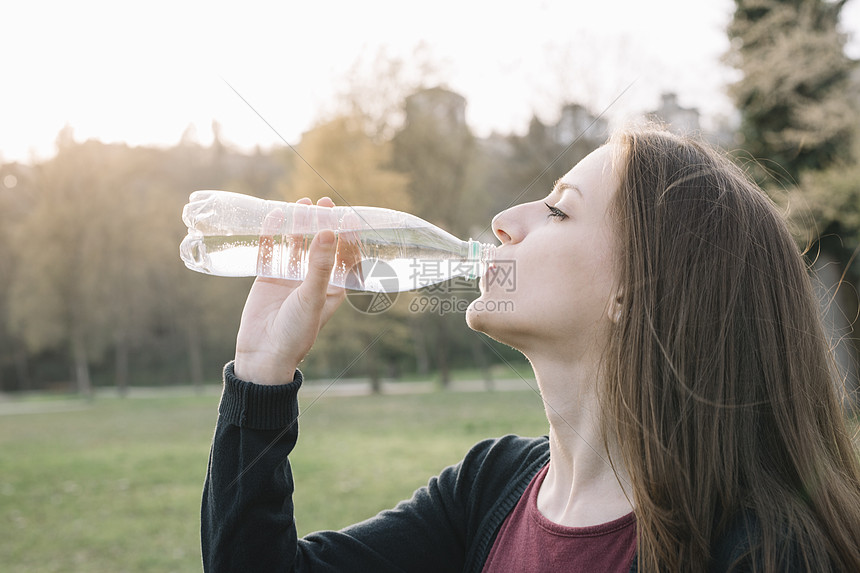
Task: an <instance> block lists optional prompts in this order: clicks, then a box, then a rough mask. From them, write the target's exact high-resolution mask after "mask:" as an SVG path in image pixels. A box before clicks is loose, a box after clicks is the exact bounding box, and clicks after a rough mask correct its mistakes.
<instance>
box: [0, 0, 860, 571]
mask: <svg viewBox="0 0 860 573" xmlns="http://www.w3.org/2000/svg"><path fill="white" fill-rule="evenodd" d="M4 11H5V9H4ZM4 27H5V32H6V33H4V35H3V36H2V38H0V48H2V50H3V53H5V54H10V55H11V57H10V58H9V59H8V60H7V61H4V64H3V67H2V70H0V73H2V77H3V78H4V81H3V88H2V90H0V523H2V525H3V528H4V531H7V532H9V533H10V534H9V535H4V536H3V540H2V541H0V562H2V563H5V564H11V567H12V570H15V571H19V570H20V571H34V570H35V571H41V570H44V571H68V570H82V571H84V570H86V571H97V570H104V571H120V570H128V571H138V570H153V571H156V570H157V571H164V570H177V571H184V570H189V568H190V569H194V568H195V567H199V563H198V561H199V560H198V558H197V545H196V544H197V540H196V530H197V525H198V521H197V520H198V517H197V513H196V505H197V504H198V502H199V493H200V492H199V490H200V486H201V484H202V478H203V473H204V472H205V465H206V454H207V446H208V440H209V438H210V436H211V428H212V426H213V425H214V414H215V408H216V404H217V396H218V383H219V379H220V372H221V368H222V367H223V365H224V363H225V362H226V361H227V360H229V359H230V357H231V356H232V351H233V345H234V341H235V334H236V328H237V325H238V320H239V315H240V312H241V308H242V304H243V302H244V298H245V296H246V294H247V290H248V288H249V286H250V279H226V278H218V277H210V276H204V275H199V274H196V273H193V272H191V271H189V270H187V269H186V268H185V267H184V265H183V264H182V262H181V261H180V259H179V256H178V245H179V242H180V241H181V239H182V237H183V236H184V234H185V231H186V230H185V228H184V225H183V224H182V221H181V220H180V213H181V209H182V206H183V204H184V203H185V202H186V201H187V198H188V194H189V193H190V192H191V191H194V190H196V189H225V190H230V191H236V192H242V193H248V194H252V195H256V196H259V197H264V198H269V199H279V200H295V199H297V198H299V197H302V196H310V197H313V198H319V197H321V196H323V195H328V196H331V197H332V198H333V199H334V200H335V201H336V202H338V203H341V204H352V205H375V206H383V207H389V208H394V209H400V210H406V211H409V212H412V213H415V214H416V215H418V216H421V217H423V218H425V219H427V220H429V221H431V222H433V223H436V224H438V225H439V226H441V227H443V228H445V229H447V230H449V231H451V232H452V233H454V234H455V235H458V236H460V237H463V238H466V237H473V238H476V239H479V240H483V241H488V242H489V241H492V240H493V238H492V233H491V231H490V229H489V221H490V219H491V218H492V216H493V215H494V214H495V213H497V212H499V211H500V210H502V209H505V208H506V207H508V206H510V205H512V204H515V203H518V202H523V201H530V200H534V199H537V198H540V197H543V196H544V195H545V194H546V193H547V192H548V190H549V189H550V188H551V186H552V183H553V182H554V181H555V180H556V179H557V178H558V177H559V176H561V175H562V174H563V173H565V172H566V171H567V170H568V169H569V168H570V167H571V166H572V165H573V164H575V163H576V161H578V160H579V159H580V158H582V157H583V156H584V155H586V154H587V153H588V152H589V151H591V150H592V149H594V148H595V147H597V146H598V145H600V144H601V143H602V142H603V141H604V140H605V138H606V136H607V134H608V133H609V132H610V131H611V129H612V128H613V127H615V126H617V125H623V124H624V123H629V122H635V121H643V120H646V119H649V118H650V119H657V120H660V121H663V122H666V123H667V124H668V125H669V127H670V128H671V129H673V130H676V131H679V132H695V133H698V134H700V135H701V136H702V137H704V138H705V139H708V140H710V141H711V142H713V143H714V144H716V145H719V146H721V147H723V148H724V149H725V150H726V151H727V152H729V153H731V154H732V155H733V156H734V157H735V158H736V159H737V161H738V162H740V163H741V164H742V165H743V166H744V167H745V168H746V169H748V171H749V172H750V175H751V176H752V177H754V178H756V179H757V180H758V181H759V182H760V183H761V184H762V186H763V187H764V188H765V189H766V190H767V192H768V193H769V194H770V195H771V196H772V198H773V199H774V201H775V202H776V203H777V204H778V205H779V207H780V209H781V210H783V211H784V212H785V213H786V216H787V217H788V218H789V220H790V222H791V224H792V227H793V229H794V230H795V232H796V237H797V240H798V244H799V245H800V247H801V248H802V249H804V250H806V251H807V253H808V261H809V265H810V272H811V274H812V276H813V279H814V281H815V284H816V285H817V286H818V294H819V298H820V300H821V308H822V314H823V316H824V317H825V319H826V322H827V325H828V327H829V332H830V336H831V339H832V341H833V347H834V350H835V352H836V354H837V356H838V359H839V364H840V368H841V372H842V373H843V375H844V376H845V380H846V388H847V390H848V392H847V393H846V398H847V400H848V401H851V400H852V399H853V391H854V390H855V389H856V385H857V356H858V344H857V340H856V336H855V334H854V332H853V324H854V322H855V320H856V317H857V313H858V302H857V289H858V286H860V265H858V262H857V256H856V255H857V248H858V244H860V72H858V65H857V60H856V58H858V57H860V44H858V39H857V37H856V34H858V33H860V8H858V6H857V0H854V1H853V2H852V1H848V2H830V1H827V2H825V1H822V0H817V1H812V0H756V1H752V0H737V1H735V2H730V1H717V0H714V1H708V2H702V3H692V2H683V1H681V0H661V1H659V2H652V3H636V2H621V1H617V2H612V1H607V2H600V3H597V2H595V3H579V2H568V3H562V2H551V1H545V2H537V3H533V4H528V5H527V4H521V5H519V6H516V7H500V6H497V5H494V4H491V3H485V2H475V3H454V2H437V3H435V4H434V5H433V6H432V7H431V6H429V5H428V6H426V7H420V8H419V7H415V6H409V5H405V4H404V5H401V4H398V3H394V2H382V1H380V2H370V3H361V4H355V5H353V4H347V3H331V2H321V3H316V4H314V6H305V5H302V4H298V3H289V2H283V3H277V4H275V3H271V4H270V3H264V2H248V3H244V4H243V5H242V7H239V6H238V5H235V6H233V5H230V4H226V3H212V4H211V5H210V4H208V3H205V4H204V3H196V2H186V3H181V2H180V3H166V2H164V3H158V2H155V3H147V4H146V6H145V8H144V7H143V5H140V6H137V5H128V6H120V5H113V4H106V3H100V2H95V1H86V2H80V3H76V4H74V5H67V4H59V3H55V2H31V3H26V5H24V4H23V3H21V4H19V5H18V6H15V7H10V8H9V10H8V12H7V17H5V18H4ZM476 293H477V290H476V285H475V284H462V283H449V284H446V285H441V286H439V287H436V288H434V289H422V290H419V291H414V292H410V293H401V294H400V295H399V296H398V297H397V300H396V302H395V303H394V304H393V305H392V306H391V308H389V309H388V310H386V311H385V312H381V313H375V314H366V313H362V312H360V311H358V310H356V309H354V308H352V307H351V306H350V305H344V307H343V310H342V311H340V312H339V313H338V314H337V315H336V317H335V318H334V319H333V320H332V322H331V323H330V324H329V325H328V326H327V328H326V329H325V331H324V332H323V334H322V336H321V337H320V340H319V342H318V344H317V345H316V346H315V348H314V350H313V352H312V353H311V354H310V356H309V357H308V358H307V360H306V361H305V363H304V364H303V365H302V368H303V370H304V371H305V373H306V375H307V376H308V378H309V379H310V380H312V381H315V383H313V384H311V386H312V388H310V389H309V393H308V394H307V397H306V398H305V399H304V402H303V405H304V406H305V412H306V414H304V415H303V419H302V421H303V433H302V435H303V437H302V446H301V447H300V449H302V448H304V452H305V453H304V454H302V453H301V452H297V455H298V456H302V455H306V456H308V457H307V458H299V460H300V461H301V462H302V463H303V464H304V465H302V463H299V462H297V484H298V487H301V484H303V483H306V484H308V488H307V489H308V490H313V491H308V492H307V493H306V494H304V495H307V496H308V498H307V499H308V500H309V501H308V504H309V505H307V506H305V509H304V514H303V515H302V514H299V520H300V522H304V523H306V524H307V526H308V527H309V529H302V530H303V531H308V530H310V529H313V528H316V527H338V526H341V525H344V524H346V523H348V522H350V521H353V520H356V519H361V518H363V517H367V516H368V515H371V514H372V513H374V512H375V511H377V510H379V509H381V508H383V507H386V506H389V505H391V504H393V503H395V502H396V501H397V500H398V499H400V498H402V497H405V496H408V495H409V494H410V493H411V491H412V490H413V489H414V488H415V487H418V486H420V485H421V484H422V483H424V482H425V481H426V478H427V477H428V476H430V475H432V474H433V473H436V472H438V470H439V469H440V468H441V467H443V466H444V465H447V464H450V463H455V462H456V461H457V460H458V459H459V457H460V456H461V455H462V454H463V453H464V452H465V450H466V448H468V446H469V445H470V444H471V443H474V441H476V440H477V439H480V438H482V437H488V436H492V435H497V434H499V433H507V432H518V433H523V434H534V433H541V432H542V431H543V425H542V424H543V422H542V404H541V401H540V398H539V396H537V393H536V390H535V388H534V384H533V380H532V379H531V374H530V372H529V369H528V365H527V364H526V363H525V361H524V360H523V358H522V357H520V356H519V355H518V354H517V353H515V352H514V351H512V350H510V349H508V348H506V347H504V346H502V345H499V344H496V343H494V342H493V341H491V340H489V339H487V338H486V337H484V336H482V335H478V334H475V333H473V332H471V331H469V330H468V328H466V326H465V324H464V321H463V317H462V314H461V313H458V312H451V311H450V310H449V309H453V308H457V307H458V306H459V305H457V304H454V301H464V300H465V301H468V300H470V299H471V298H474V296H476ZM446 303H447V304H446ZM442 390H448V391H447V392H443V391H442ZM494 390H495V391H494ZM365 394H371V395H369V396H367V395H365ZM317 397H318V398H317ZM121 398H125V399H121ZM308 444H310V445H308ZM315 453H317V454H318V455H319V457H317V458H314V457H313V455H312V454H315ZM373 456H379V457H380V458H384V459H386V460H390V461H391V465H390V467H389V470H387V471H385V472H381V471H380V470H379V469H378V468H365V467H363V466H364V464H365V461H366V460H367V459H369V458H371V457H373ZM336 462H337V463H336ZM338 464H339V465H338ZM303 480H304V481H303ZM311 484H315V485H313V486H311ZM314 495H318V496H320V497H319V500H320V501H319V502H318V503H317V502H314V501H312V500H313V496H314ZM356 500H358V502H359V503H358V504H357V505H356V504H355V502H356ZM314 503H316V505H314ZM299 509H301V506H299Z"/></svg>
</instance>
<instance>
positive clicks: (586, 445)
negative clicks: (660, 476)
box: [530, 353, 633, 527]
mask: <svg viewBox="0 0 860 573" xmlns="http://www.w3.org/2000/svg"><path fill="white" fill-rule="evenodd" d="M558 355H559V354H557V353H556V354H554V356H553V357H550V358H546V359H540V358H534V359H532V358H530V360H531V362H532V366H533V367H534V370H535V376H536V378H537V382H538V386H539V387H540V390H541V396H542V398H543V401H544V408H545V410H546V415H547V419H548V420H549V423H550V440H549V446H550V464H549V471H548V472H547V475H546V478H545V479H544V482H543V484H542V485H541V489H540V492H539V493H538V509H539V510H540V512H541V513H542V514H543V515H544V516H545V517H546V518H547V519H549V520H550V521H552V522H555V523H558V524H560V525H568V526H577V527H579V526H587V525H597V524H600V523H605V522H607V521H611V520H613V519H616V518H618V517H621V516H623V515H626V514H628V513H630V511H632V509H633V505H632V488H631V487H630V485H629V481H630V480H629V477H628V476H627V472H626V471H625V470H624V468H623V467H622V465H621V460H620V456H619V455H617V453H616V448H615V447H614V445H613V441H612V440H611V439H607V437H606V436H604V433H603V429H602V412H601V409H600V407H599V403H598V400H597V392H596V388H597V387H598V382H599V381H598V379H597V377H598V375H599V371H600V369H599V368H598V367H597V365H596V364H594V363H591V362H588V361H583V360H579V361H573V360H567V361H563V360H557V359H555V356H558ZM610 460H611V462H612V463H610ZM612 464H614V465H615V467H614V468H613V465H612ZM616 471H617V473H616Z"/></svg>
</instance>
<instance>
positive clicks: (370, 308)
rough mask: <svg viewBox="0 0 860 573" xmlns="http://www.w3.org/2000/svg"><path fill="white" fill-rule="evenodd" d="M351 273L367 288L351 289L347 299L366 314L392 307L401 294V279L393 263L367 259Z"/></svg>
mask: <svg viewBox="0 0 860 573" xmlns="http://www.w3.org/2000/svg"><path fill="white" fill-rule="evenodd" d="M350 275H351V276H352V277H353V278H354V279H355V280H356V282H358V283H359V284H361V285H363V286H364V288H365V289H367V290H349V291H347V293H346V300H347V302H349V304H350V306H352V308H354V309H355V310H357V311H358V312H361V313H364V314H381V313H383V312H385V311H386V310H388V309H389V308H391V307H392V306H393V305H394V302H395V301H396V300H397V295H398V294H399V290H400V289H399V286H400V285H399V282H400V281H399V279H398V278H397V273H396V272H394V269H393V268H391V265H389V264H388V263H386V262H384V261H380V260H379V259H365V260H363V261H361V262H359V263H358V264H357V265H355V266H354V267H353V268H352V269H351V270H350Z"/></svg>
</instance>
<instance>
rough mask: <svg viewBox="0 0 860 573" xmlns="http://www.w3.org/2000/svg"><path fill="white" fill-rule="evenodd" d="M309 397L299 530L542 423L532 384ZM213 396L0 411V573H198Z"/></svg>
mask: <svg viewBox="0 0 860 573" xmlns="http://www.w3.org/2000/svg"><path fill="white" fill-rule="evenodd" d="M312 401H313V397H312V396H311V395H310V394H309V395H308V396H307V397H303V398H302V407H303V413H302V416H301V419H300V428H301V433H300V439H299V445H298V447H297V449H296V451H295V453H294V455H293V456H292V462H293V470H294V473H295V479H296V518H297V522H298V526H299V533H300V534H304V533H307V532H309V531H313V530H317V529H327V528H339V527H342V526H344V525H347V524H349V523H353V522H356V521H358V520H361V519H364V518H366V517H369V516H371V515H374V514H375V513H376V512H378V511H380V510H381V509H384V508H388V507H391V506H393V505H394V504H395V503H396V502H397V501H399V500H401V499H404V498H407V497H409V496H410V495H411V494H412V492H413V491H414V490H415V489H416V488H418V487H420V486H422V485H424V484H425V483H426V482H427V479H428V478H429V477H430V476H432V475H434V474H436V473H438V472H439V470H441V469H442V468H443V467H445V466H447V465H450V464H453V463H456V462H457V461H458V460H459V459H461V458H462V456H463V454H464V453H465V452H466V451H467V450H468V448H469V447H470V446H471V445H472V444H474V443H475V442H476V441H478V440H480V439H482V438H485V437H490V436H497V435H502V434H505V433H519V434H523V435H539V434H543V433H545V431H546V421H545V420H544V417H543V410H542V406H541V402H540V398H539V397H538V396H537V395H536V394H535V393H534V392H532V391H530V390H525V391H522V392H495V393H467V392H462V393H458V392H450V393H446V392H439V393H432V394H422V395H401V396H362V397H325V396H324V397H323V398H321V399H320V400H318V401H316V402H313V403H312ZM217 402H218V396H217V395H216V394H214V393H212V392H209V393H208V394H206V395H203V396H181V397H176V396H174V397H162V398H130V399H126V400H120V399H116V398H98V399H96V400H95V402H93V403H91V404H86V403H84V402H77V401H75V400H66V401H65V403H67V404H69V405H71V406H78V407H79V409H77V410H71V411H58V412H51V413H43V414H33V413H30V414H26V415H4V416H0V527H2V532H3V534H2V535H0V563H2V569H3V571H7V572H10V573H15V572H24V571H27V572H33V571H36V572H42V571H44V572H51V571H64V572H65V571H86V572H92V573H96V572H111V573H116V572H121V571H130V572H139V571H143V572H145V571H153V572H154V571H158V572H167V571H199V570H200V569H201V567H200V558H199V506H200V494H201V490H202V485H203V480H204V477H205V471H206V463H207V458H208V454H209V442H210V439H211V436H212V431H213V428H214V424H215V416H216V410H217ZM7 406H8V405H7ZM4 411H8V408H4Z"/></svg>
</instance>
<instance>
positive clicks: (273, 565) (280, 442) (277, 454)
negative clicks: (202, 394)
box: [201, 365, 474, 573]
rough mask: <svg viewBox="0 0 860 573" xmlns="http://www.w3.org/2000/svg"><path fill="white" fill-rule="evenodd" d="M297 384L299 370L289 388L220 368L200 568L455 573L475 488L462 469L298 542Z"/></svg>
mask: <svg viewBox="0 0 860 573" xmlns="http://www.w3.org/2000/svg"><path fill="white" fill-rule="evenodd" d="M301 382H302V377H301V374H300V373H299V372H297V373H296V376H295V379H294V380H293V382H292V383H290V384H286V385H283V386H261V385H256V384H251V383H248V382H244V381H241V380H238V379H236V378H235V376H234V375H233V372H232V366H231V365H228V366H227V368H226V369H225V376H224V394H223V396H222V399H221V404H220V406H219V417H218V424H217V427H216V430H215V436H214V438H213V442H212V448H211V452H210V458H209V469H208V474H207V476H206V484H205V487H204V492H203V503H202V514H201V519H202V526H201V538H202V550H203V565H204V570H206V571H219V572H220V571H243V572H252V571H266V572H271V571H311V570H313V571H339V572H344V571H356V572H367V571H374V572H386V571H428V572H430V571H432V572H434V573H436V572H439V571H458V570H461V569H462V568H463V562H464V559H465V552H466V547H465V546H466V543H467V542H466V538H467V536H466V528H467V526H468V522H469V517H468V515H467V514H468V513H469V511H468V510H467V504H468V498H469V496H470V495H471V489H472V487H473V480H474V475H473V472H471V471H469V470H468V469H467V467H468V463H467V462H461V464H458V465H456V466H452V467H450V468H447V469H446V470H444V471H443V472H442V473H441V474H440V475H439V476H437V477H435V478H433V479H431V480H430V482H429V483H428V485H427V486H425V487H423V488H421V489H419V490H418V491H416V492H415V494H414V496H413V497H412V499H410V500H408V501H404V502H401V503H400V504H398V505H397V507H395V508H394V509H392V510H389V511H384V512H382V513H380V514H379V515H377V516H376V517H373V518H371V519H369V520H367V521H364V522H362V523H359V524H356V525H354V526H351V527H348V528H346V529H344V530H342V531H339V532H333V531H330V532H320V533H315V534H312V535H309V536H307V537H306V538H304V539H297V534H296V526H295V521H294V519H293V501H292V496H293V490H294V485H293V478H292V472H291V470H290V462H289V460H288V455H289V454H290V452H291V451H292V449H293V447H295V445H296V440H297V438H298V402H297V399H296V394H297V392H298V389H299V387H300V386H301ZM467 460H468V457H467ZM368 463H379V464H383V463H385V462H384V460H368ZM464 463H466V466H464Z"/></svg>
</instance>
